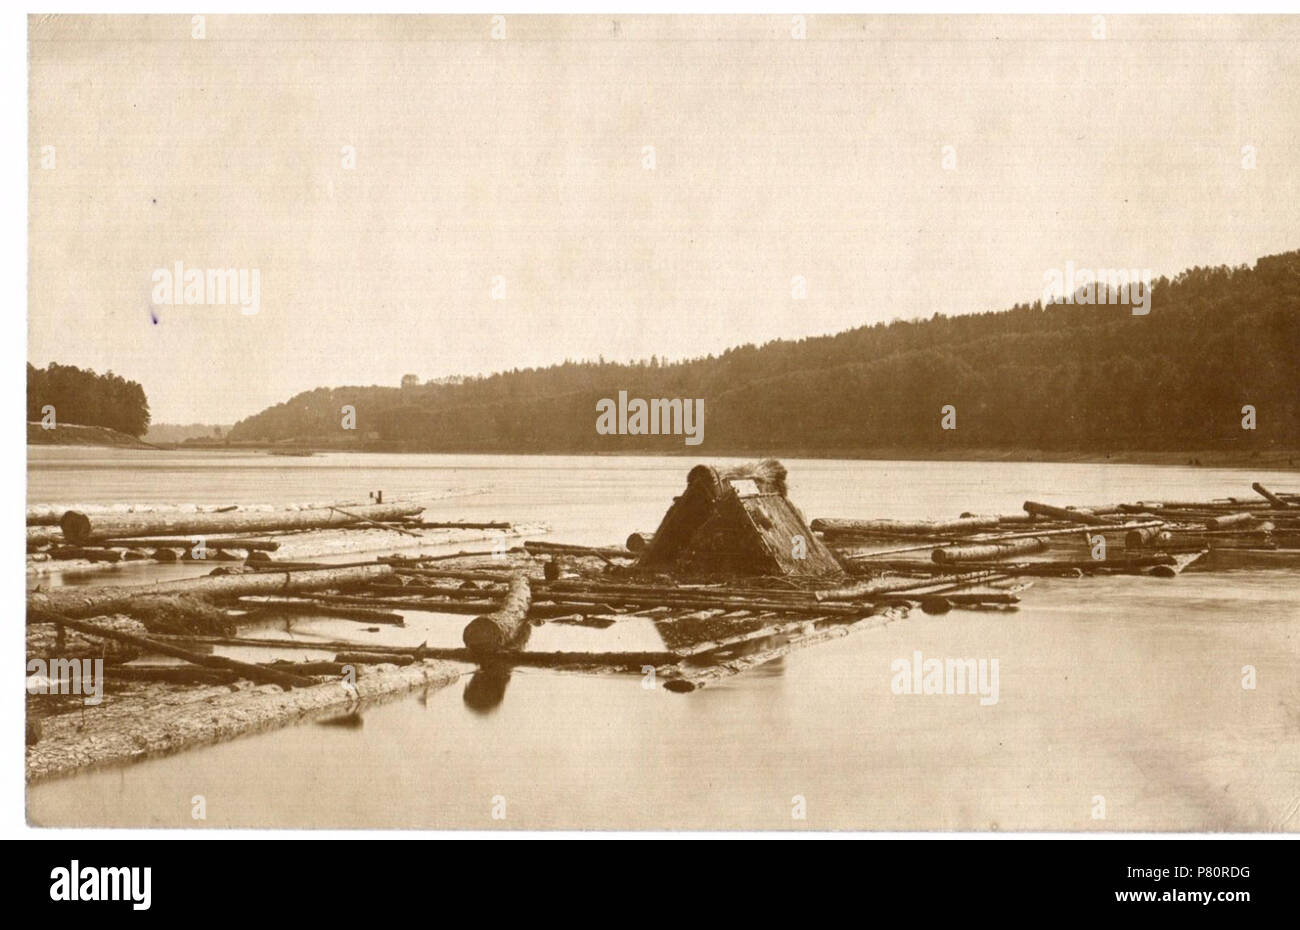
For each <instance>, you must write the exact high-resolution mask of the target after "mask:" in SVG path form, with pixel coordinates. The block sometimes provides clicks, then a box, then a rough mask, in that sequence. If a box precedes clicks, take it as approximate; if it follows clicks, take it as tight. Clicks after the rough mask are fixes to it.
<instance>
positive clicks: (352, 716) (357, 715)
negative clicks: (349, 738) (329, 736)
mask: <svg viewBox="0 0 1300 930" xmlns="http://www.w3.org/2000/svg"><path fill="white" fill-rule="evenodd" d="M316 725H317V726H320V727H342V728H343V729H345V730H360V729H361V728H362V727H363V726H365V721H364V720H362V719H361V709H360V708H357V709H356V710H352V711H349V712H348V713H346V714H339V715H338V716H336V717H326V718H324V719H323V720H317V721H316Z"/></svg>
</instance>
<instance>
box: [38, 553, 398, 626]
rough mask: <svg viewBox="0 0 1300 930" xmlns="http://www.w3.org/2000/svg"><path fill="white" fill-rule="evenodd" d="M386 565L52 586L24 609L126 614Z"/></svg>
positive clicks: (335, 580) (329, 581) (325, 581)
mask: <svg viewBox="0 0 1300 930" xmlns="http://www.w3.org/2000/svg"><path fill="white" fill-rule="evenodd" d="M392 572H393V567H392V566H391V565H383V564H371V565H361V566H356V567H354V568H338V569H318V570H315V571H303V572H277V573H272V572H258V573H255V574H252V573H250V574H246V575H205V576H204V577H202V578H185V579H181V580H179V581H164V582H160V583H158V584H143V585H98V586H95V587H85V588H83V587H66V588H55V589H54V590H53V591H43V592H34V593H31V594H28V595H27V612H28V614H29V615H31V614H32V613H33V612H38V613H53V614H62V615H65V616H71V617H91V616H95V615H97V614H111V613H128V614H129V613H130V612H131V604H132V602H133V601H135V600H136V599H137V598H147V597H155V596H158V595H176V594H190V595H194V596H196V597H204V598H216V597H240V596H243V595H247V594H290V593H293V592H296V591H318V590H320V589H322V588H334V587H346V586H348V585H354V584H364V583H365V582H367V581H373V580H375V579H376V578H382V577H383V576H385V575H391V574H392Z"/></svg>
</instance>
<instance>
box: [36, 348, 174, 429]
mask: <svg viewBox="0 0 1300 930" xmlns="http://www.w3.org/2000/svg"><path fill="white" fill-rule="evenodd" d="M27 420H28V422H29V423H33V422H37V421H42V422H43V423H44V424H45V428H46V429H47V431H49V432H51V434H52V435H58V434H57V433H54V430H57V428H58V426H59V425H60V424H63V425H68V426H72V425H78V426H100V427H104V428H105V429H110V430H116V431H118V432H120V433H126V434H127V435H129V436H135V437H137V438H139V437H140V436H143V435H144V433H145V431H146V430H147V429H148V428H149V399H148V398H147V397H145V393H144V388H142V387H141V386H140V384H139V383H138V382H136V381H128V380H126V379H125V378H123V377H121V376H119V375H115V374H113V373H112V372H111V371H109V372H105V373H104V374H102V375H101V374H96V373H95V372H93V371H91V370H90V369H89V368H78V367H76V366H75V365H60V364H58V363H57V362H51V363H50V366H49V367H48V368H37V367H36V366H34V365H32V364H31V363H30V362H28V363H27ZM51 427H53V429H51Z"/></svg>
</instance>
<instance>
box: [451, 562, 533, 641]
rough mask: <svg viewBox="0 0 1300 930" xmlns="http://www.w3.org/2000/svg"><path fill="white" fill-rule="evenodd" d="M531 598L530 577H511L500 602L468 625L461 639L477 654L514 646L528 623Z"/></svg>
mask: <svg viewBox="0 0 1300 930" xmlns="http://www.w3.org/2000/svg"><path fill="white" fill-rule="evenodd" d="M532 599H533V595H532V588H531V587H530V586H529V584H528V578H527V577H526V576H524V575H515V576H514V577H513V578H511V579H510V584H509V586H508V587H507V589H506V595H505V600H504V601H502V603H501V606H500V607H499V608H497V609H496V610H494V611H493V612H492V613H490V614H484V615H483V616H481V617H475V618H474V619H473V620H471V621H470V622H469V624H468V625H467V626H466V627H465V632H464V633H463V634H462V635H461V639H462V640H464V642H465V645H466V646H467V647H468V648H469V651H470V652H472V653H474V654H475V655H493V654H495V653H498V652H506V651H508V650H509V649H511V648H512V646H513V645H514V644H515V643H516V642H517V641H518V640H519V638H520V634H521V633H522V632H523V630H524V628H525V627H526V626H527V625H528V608H529V606H530V605H531V603H532Z"/></svg>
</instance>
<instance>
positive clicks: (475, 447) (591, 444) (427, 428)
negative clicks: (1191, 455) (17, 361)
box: [229, 251, 1300, 455]
mask: <svg viewBox="0 0 1300 930" xmlns="http://www.w3.org/2000/svg"><path fill="white" fill-rule="evenodd" d="M937 303H939V301H938V300H936V304H937ZM619 391H626V392H627V393H628V396H629V397H633V398H636V397H640V398H646V399H650V398H677V397H679V398H703V399H704V407H705V423H704V431H703V443H702V444H701V445H699V446H695V447H687V446H685V445H684V444H683V439H682V437H681V436H664V435H654V436H650V435H600V434H598V432H597V430H596V420H597V402H598V401H599V400H600V399H602V398H611V399H616V398H617V397H618V392H619ZM344 405H351V406H352V407H354V408H355V411H356V413H355V427H356V428H355V430H346V429H344V428H343V426H344V423H345V415H344V413H345V412H344V411H343V406H344ZM945 405H951V406H952V407H953V408H955V425H956V429H948V430H945V429H942V428H941V419H942V415H941V409H942V408H943V407H944V406H945ZM1246 405H1250V406H1251V407H1253V408H1254V411H1255V426H1256V428H1255V429H1254V430H1247V429H1243V407H1244V406H1246ZM952 423H953V420H951V419H950V420H949V424H950V425H951V424H952ZM229 438H230V440H231V441H288V440H298V441H303V442H308V443H314V444H320V445H332V446H342V445H358V444H359V445H362V446H364V447H368V448H399V449H409V450H427V451H484V452H489V451H508V452H623V451H629V450H646V451H650V450H653V451H657V452H675V451H691V452H697V453H698V452H709V451H712V452H714V453H717V454H722V453H737V454H740V453H745V454H749V453H773V454H786V455H793V454H800V453H802V454H810V455H816V454H844V455H852V454H870V452H871V450H873V449H886V448H892V449H904V448H906V449H911V450H914V451H917V452H925V451H927V450H933V451H940V450H944V451H949V452H951V451H953V450H955V449H960V448H970V449H976V448H979V449H998V448H1005V449H1028V448H1034V449H1042V450H1085V451H1093V452H1096V451H1119V450H1181V449H1186V450H1199V449H1213V448H1221V447H1224V446H1225V444H1234V445H1235V446H1237V447H1252V446H1253V447H1255V448H1261V449H1263V448H1269V447H1273V448H1288V449H1295V448H1297V447H1300V251H1297V252H1289V253H1286V254H1283V255H1275V256H1271V257H1268V258H1262V259H1260V260H1259V261H1258V262H1257V263H1256V265H1255V267H1254V268H1250V267H1248V266H1241V267H1237V268H1229V267H1217V268H1193V269H1191V270H1188V271H1185V272H1183V273H1182V274H1179V275H1178V276H1177V277H1175V278H1173V279H1172V280H1171V279H1167V278H1159V279H1157V280H1156V281H1154V282H1153V289H1152V292H1151V302H1150V311H1149V313H1147V314H1145V315H1134V314H1133V313H1132V312H1131V308H1130V307H1128V306H1116V305H1088V304H1077V303H1070V304H1061V303H1053V304H1049V305H1047V306H1046V307H1044V306H1043V305H1042V304H1040V303H1034V304H1032V305H1017V306H1014V307H1012V308H1011V309H1010V310H1005V311H1002V312H991V313H982V314H973V315H963V316H953V317H946V316H943V315H942V313H936V314H935V315H934V316H933V317H932V318H930V319H928V320H919V321H895V322H893V323H888V324H879V325H875V326H867V327H862V328H859V329H853V330H849V331H846V332H843V333H839V334H837V335H834V336H825V337H816V338H809V339H802V340H799V341H797V342H791V341H779V342H772V343H769V344H767V345H763V346H754V345H745V346H741V347H739V348H736V349H732V350H730V351H727V352H725V353H723V354H722V355H721V356H717V357H713V356H709V357H707V358H698V359H692V360H689V361H684V362H675V363H671V364H666V363H660V362H659V361H658V360H657V359H652V360H651V361H649V362H643V363H641V364H633V365H623V364H611V363H606V362H603V361H601V362H583V363H574V362H567V363H565V364H563V365H557V366H554V367H551V368H545V369H528V370H522V371H521V370H516V371H511V372H506V373H501V374H496V375H491V376H488V377H482V378H473V379H466V380H464V381H463V382H460V383H425V384H418V383H416V382H415V379H413V378H405V379H403V386H402V387H400V388H399V387H375V386H372V387H340V388H320V389H317V390H314V391H309V392H307V393H304V394H299V395H298V396H296V397H294V398H292V399H291V400H289V401H288V402H286V403H283V404H279V405H277V406H275V407H271V408H269V409H267V410H265V411H263V412H261V413H259V414H257V415H256V416H253V417H250V418H248V419H246V420H243V421H241V422H240V423H238V424H236V425H235V426H234V428H233V429H232V430H231V431H230V434H229Z"/></svg>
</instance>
